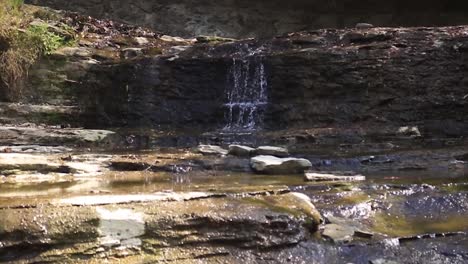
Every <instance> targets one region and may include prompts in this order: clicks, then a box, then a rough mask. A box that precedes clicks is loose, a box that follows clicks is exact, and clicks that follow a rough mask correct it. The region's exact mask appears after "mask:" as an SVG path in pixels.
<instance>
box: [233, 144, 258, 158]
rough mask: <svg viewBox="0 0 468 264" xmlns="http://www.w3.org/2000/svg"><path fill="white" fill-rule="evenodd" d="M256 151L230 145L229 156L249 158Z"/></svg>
mask: <svg viewBox="0 0 468 264" xmlns="http://www.w3.org/2000/svg"><path fill="white" fill-rule="evenodd" d="M254 151H255V149H254V148H251V147H247V146H241V145H229V155H233V156H238V157H249V156H251V155H252V154H253V153H254Z"/></svg>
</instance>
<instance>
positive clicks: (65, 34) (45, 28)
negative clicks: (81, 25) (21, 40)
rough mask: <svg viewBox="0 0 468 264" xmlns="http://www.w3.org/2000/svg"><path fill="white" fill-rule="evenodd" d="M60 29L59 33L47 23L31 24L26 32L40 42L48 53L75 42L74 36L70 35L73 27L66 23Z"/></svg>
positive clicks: (45, 52) (46, 53) (44, 51)
mask: <svg viewBox="0 0 468 264" xmlns="http://www.w3.org/2000/svg"><path fill="white" fill-rule="evenodd" d="M60 29H61V30H62V31H61V33H60V34H59V33H56V32H54V31H52V30H51V29H50V27H49V25H47V24H38V25H31V26H29V27H28V29H27V30H26V32H27V34H28V35H29V36H28V37H29V38H30V39H32V40H33V41H34V42H36V43H40V45H41V47H40V48H41V50H42V52H43V53H44V54H45V55H48V54H51V53H52V52H54V51H56V50H57V49H59V48H61V47H63V46H71V45H72V44H73V43H74V38H72V37H70V35H72V34H73V33H72V32H73V29H71V28H70V27H68V26H66V25H63V28H60Z"/></svg>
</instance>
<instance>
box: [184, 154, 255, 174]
mask: <svg viewBox="0 0 468 264" xmlns="http://www.w3.org/2000/svg"><path fill="white" fill-rule="evenodd" d="M193 162H194V163H195V164H196V165H200V166H201V167H202V168H203V169H206V170H217V171H239V172H250V171H251V169H250V163H249V160H248V159H244V158H238V157H222V158H217V159H202V160H194V161H193Z"/></svg>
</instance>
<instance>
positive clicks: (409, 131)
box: [397, 126, 421, 137]
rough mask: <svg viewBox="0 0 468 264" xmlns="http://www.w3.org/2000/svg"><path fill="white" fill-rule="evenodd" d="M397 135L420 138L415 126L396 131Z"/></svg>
mask: <svg viewBox="0 0 468 264" xmlns="http://www.w3.org/2000/svg"><path fill="white" fill-rule="evenodd" d="M397 135H402V136H409V137H421V132H419V128H418V127H417V126H404V127H400V128H399V129H398V131H397Z"/></svg>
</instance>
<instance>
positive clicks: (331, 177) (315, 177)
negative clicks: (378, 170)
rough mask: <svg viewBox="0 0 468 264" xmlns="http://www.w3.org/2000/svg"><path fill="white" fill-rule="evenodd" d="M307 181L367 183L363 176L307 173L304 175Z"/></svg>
mask: <svg viewBox="0 0 468 264" xmlns="http://www.w3.org/2000/svg"><path fill="white" fill-rule="evenodd" d="M304 178H305V180H306V181H365V180H366V176H363V175H335V174H327V173H316V172H307V173H306V174H305V175H304Z"/></svg>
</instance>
